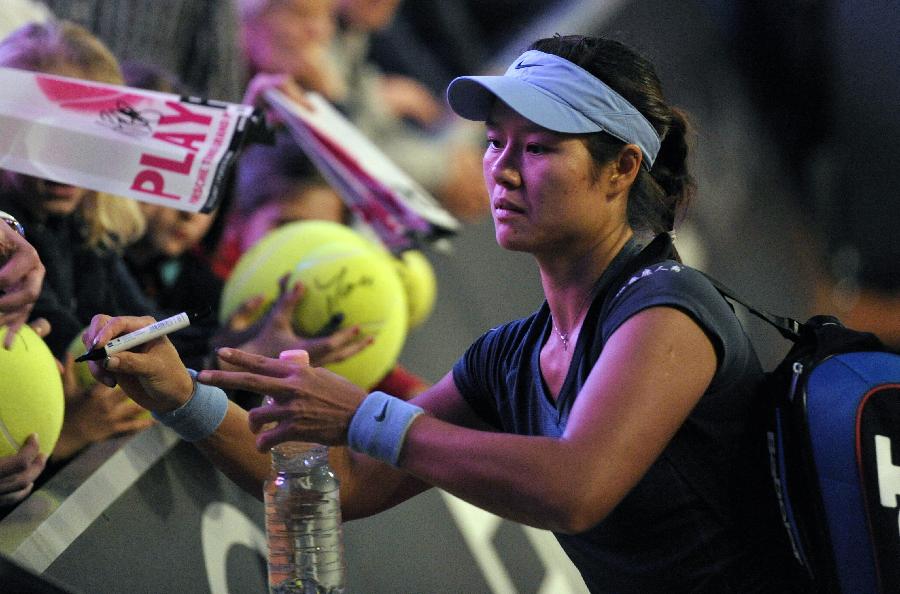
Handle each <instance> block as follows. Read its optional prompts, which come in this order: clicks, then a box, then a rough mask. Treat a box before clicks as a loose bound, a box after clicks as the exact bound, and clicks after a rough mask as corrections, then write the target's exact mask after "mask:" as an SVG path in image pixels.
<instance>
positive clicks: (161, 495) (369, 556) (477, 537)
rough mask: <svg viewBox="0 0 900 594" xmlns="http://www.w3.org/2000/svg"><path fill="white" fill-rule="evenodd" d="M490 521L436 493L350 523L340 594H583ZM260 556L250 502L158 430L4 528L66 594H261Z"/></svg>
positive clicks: (97, 455) (3, 543)
mask: <svg viewBox="0 0 900 594" xmlns="http://www.w3.org/2000/svg"><path fill="white" fill-rule="evenodd" d="M492 518H493V517H492V516H489V515H488V514H484V513H483V512H480V511H477V510H474V508H471V509H470V508H469V507H468V506H466V505H465V504H462V503H461V502H459V501H458V500H454V499H452V498H449V497H447V496H446V495H445V494H443V493H440V492H438V491H432V492H429V493H426V494H425V495H422V496H420V497H417V498H415V499H413V500H411V501H409V502H407V503H404V504H402V505H400V506H398V507H397V508H394V509H393V510H390V511H388V512H386V513H384V514H381V515H379V516H377V517H374V518H369V519H364V520H357V521H354V522H348V523H347V524H345V525H344V539H345V554H346V560H347V567H348V586H349V589H350V591H351V592H355V593H379V592H385V593H388V592H409V593H414V592H415V593H430V592H433V593H446V592H486V593H487V592H496V593H499V592H507V593H508V592H521V593H523V594H524V593H535V594H537V593H544V594H550V593H554V594H555V593H564V592H583V591H584V590H583V584H581V583H580V579H579V578H578V576H577V574H576V573H575V572H574V569H573V568H570V567H567V566H566V564H565V559H561V561H562V562H560V563H558V562H556V559H557V558H555V557H553V556H550V557H548V556H547V553H546V546H545V545H546V544H547V541H545V540H540V539H535V533H536V531H532V532H531V533H528V532H526V531H525V530H524V529H523V528H522V527H521V526H518V525H517V524H513V523H511V522H505V521H501V520H499V519H497V518H493V519H492ZM551 544H552V543H551ZM265 551H266V542H265V536H264V525H263V516H262V504H261V503H260V502H259V500H257V499H256V498H255V497H252V496H251V495H249V494H247V493H245V492H244V491H242V490H240V489H239V488H238V487H237V486H235V485H234V484H233V483H232V482H231V481H230V480H228V479H227V478H226V477H224V476H223V475H222V474H221V473H219V472H218V471H217V470H215V469H214V468H213V467H212V466H211V465H210V464H209V463H208V462H207V461H206V460H205V459H204V458H203V457H202V455H201V454H200V453H199V452H198V451H197V450H196V449H195V448H194V447H193V446H191V445H189V444H187V443H184V442H181V441H180V440H179V439H178V438H177V437H176V436H175V435H174V434H173V433H172V432H170V431H169V430H168V429H166V428H163V427H159V426H157V427H153V428H151V429H148V430H147V431H144V432H143V433H141V434H139V435H137V436H134V437H133V438H130V439H123V440H118V441H115V442H109V443H105V444H101V445H100V446H97V447H94V448H91V449H90V450H89V451H87V452H85V454H84V455H82V456H81V457H79V458H78V459H77V460H75V461H73V463H71V464H70V465H69V466H67V467H66V468H64V469H63V470H62V471H60V473H58V474H57V475H56V476H54V477H53V478H52V479H51V480H50V481H48V483H47V484H46V485H45V486H44V487H43V488H42V489H41V490H39V491H38V492H36V493H34V494H33V495H32V496H31V497H29V498H28V499H27V500H26V501H25V502H24V503H23V504H22V505H20V506H19V507H17V508H16V509H15V510H14V511H13V512H12V513H11V514H10V515H9V516H7V517H6V518H5V519H4V520H3V521H2V522H0V554H2V555H4V556H6V557H8V558H9V559H10V560H12V561H13V562H15V563H17V564H19V565H21V566H22V567H24V568H26V569H28V570H30V571H31V572H33V573H34V574H37V575H42V576H45V577H46V578H49V579H50V580H52V581H53V582H54V583H56V584H59V585H61V586H63V587H64V588H66V589H70V590H71V591H73V592H86V593H93V592H103V593H109V594H115V593H120V592H121V593H123V594H124V593H134V592H147V593H155V592H190V593H192V594H193V593H204V592H210V593H213V594H219V593H230V594H243V593H247V594H250V593H259V592H265V591H266V582H265V579H266V568H265ZM560 554H561V553H560ZM0 591H5V590H4V588H2V587H0Z"/></svg>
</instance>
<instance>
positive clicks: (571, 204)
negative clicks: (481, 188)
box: [483, 101, 611, 254]
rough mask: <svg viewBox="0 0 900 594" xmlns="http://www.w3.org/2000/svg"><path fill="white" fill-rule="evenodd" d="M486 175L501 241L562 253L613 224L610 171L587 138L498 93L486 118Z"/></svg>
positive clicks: (515, 246) (534, 250)
mask: <svg viewBox="0 0 900 594" xmlns="http://www.w3.org/2000/svg"><path fill="white" fill-rule="evenodd" d="M486 127H487V148H486V149H485V152H484V159H483V164H484V179H485V183H486V185H487V189H488V195H489V196H490V206H491V216H492V217H493V219H494V232H495V235H496V238H497V243H499V244H500V246H502V247H504V248H506V249H510V250H516V251H527V252H531V253H535V254H537V253H540V252H546V253H554V252H556V251H558V250H559V249H567V248H575V247H577V246H578V245H582V244H583V242H585V241H587V242H591V241H594V239H595V238H596V237H597V235H598V234H599V233H601V232H602V229H603V226H604V225H608V224H610V221H609V220H608V219H609V218H610V216H611V215H610V214H609V209H607V208H605V205H606V201H605V200H604V196H605V194H606V192H605V189H606V188H605V182H604V181H603V180H604V179H606V178H605V177H604V176H601V175H598V174H597V170H596V165H595V163H594V161H593V159H592V158H591V155H590V153H589V152H588V150H587V146H586V145H585V141H584V140H583V139H582V138H579V137H577V136H573V135H569V134H559V133H556V132H552V131H550V130H547V129H546V128H542V127H540V126H537V125H536V124H534V123H532V122H531V121H529V120H527V119H525V118H523V117H522V116H520V115H519V114H518V113H516V112H514V111H513V110H512V109H510V108H509V107H508V106H507V105H506V104H505V103H503V102H501V101H496V102H495V106H494V108H493V109H492V110H491V115H490V118H489V119H488V121H487V123H486Z"/></svg>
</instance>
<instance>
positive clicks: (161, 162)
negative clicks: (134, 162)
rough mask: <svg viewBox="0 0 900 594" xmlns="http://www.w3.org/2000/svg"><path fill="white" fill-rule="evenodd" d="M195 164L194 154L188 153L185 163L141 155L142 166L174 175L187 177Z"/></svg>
mask: <svg viewBox="0 0 900 594" xmlns="http://www.w3.org/2000/svg"><path fill="white" fill-rule="evenodd" d="M193 164H194V153H187V154H186V155H185V156H184V161H176V160H175V159H164V158H163V157H156V156H153V155H141V165H146V166H147V167H155V168H157V169H165V170H167V171H172V172H173V173H180V174H181V175H187V174H188V173H190V172H191V165H193Z"/></svg>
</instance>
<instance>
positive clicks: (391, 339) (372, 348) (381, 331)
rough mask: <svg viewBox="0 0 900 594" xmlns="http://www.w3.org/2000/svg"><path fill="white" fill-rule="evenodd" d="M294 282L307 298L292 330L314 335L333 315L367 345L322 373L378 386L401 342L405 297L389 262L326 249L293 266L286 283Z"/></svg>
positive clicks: (340, 247)
mask: <svg viewBox="0 0 900 594" xmlns="http://www.w3.org/2000/svg"><path fill="white" fill-rule="evenodd" d="M298 280H299V281H301V282H302V283H303V284H304V286H305V287H306V293H305V294H304V296H303V299H301V300H300V303H299V304H298V305H297V309H296V310H295V312H294V323H295V326H296V328H297V330H298V331H299V332H300V333H301V334H303V335H306V336H313V335H316V334H318V333H320V331H321V330H322V328H324V327H325V326H327V325H328V324H329V321H330V320H331V319H332V318H333V317H334V316H335V315H340V316H341V317H342V318H343V321H342V322H341V324H340V326H339V327H340V328H347V327H350V326H359V327H360V329H361V331H362V334H363V335H365V336H371V337H373V338H374V341H373V342H372V344H370V345H369V346H367V347H366V348H364V349H363V350H362V351H360V352H359V353H356V354H355V355H353V356H352V357H349V358H347V359H344V360H343V361H338V362H335V363H329V364H327V365H326V367H327V368H328V369H330V370H332V371H334V372H335V373H337V374H339V375H342V376H344V377H346V378H347V379H349V380H350V381H352V382H353V383H354V384H356V385H358V386H360V387H362V388H365V389H369V388H371V387H372V386H374V385H375V384H377V383H378V382H379V381H380V380H381V379H382V378H384V376H385V375H387V373H388V371H390V370H391V368H392V367H393V366H394V364H395V363H396V362H397V357H398V356H399V355H400V351H401V350H403V344H404V342H405V341H406V330H407V315H408V314H407V305H406V292H405V290H404V288H403V283H402V282H401V281H400V277H399V276H398V275H397V272H396V270H395V268H394V265H393V264H392V263H391V261H390V260H389V259H388V258H387V257H386V256H385V255H384V254H383V253H381V252H379V251H377V250H373V249H370V248H369V247H367V246H365V245H351V244H346V243H342V242H333V243H328V244H325V245H323V246H321V247H319V248H316V249H314V250H311V251H310V252H308V253H307V254H305V255H304V256H303V258H302V259H301V260H300V261H299V262H298V263H297V265H296V266H295V267H294V273H293V275H292V276H291V282H292V283H293V282H295V281H298Z"/></svg>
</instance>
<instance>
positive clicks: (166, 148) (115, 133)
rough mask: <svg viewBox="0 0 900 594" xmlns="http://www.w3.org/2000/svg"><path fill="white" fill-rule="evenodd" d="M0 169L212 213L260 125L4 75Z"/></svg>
mask: <svg viewBox="0 0 900 594" xmlns="http://www.w3.org/2000/svg"><path fill="white" fill-rule="evenodd" d="M0 88H2V89H3V91H2V92H0V169H8V170H11V171H16V172H18V173H24V174H27V175H33V176H36V177H40V178H44V179H49V180H52V181H55V182H59V183H64V184H70V185H74V186H80V187H83V188H88V189H91V190H96V191H101V192H108V193H110V194H115V195H118V196H125V197H130V198H134V199H137V200H142V201H145V202H152V203H155V204H163V205H165V206H170V207H173V208H177V209H180V210H187V211H192V212H197V211H200V212H208V211H209V210H212V209H213V208H215V206H216V205H217V204H218V202H219V200H220V198H221V196H220V192H221V190H222V185H223V179H224V177H225V174H226V173H227V170H228V168H229V166H230V165H231V164H232V162H233V160H234V158H235V157H236V155H237V152H238V150H239V149H240V146H241V145H242V144H243V142H244V140H245V139H246V136H247V135H248V134H249V133H251V131H252V129H253V128H254V126H256V125H257V123H259V122H261V117H259V116H258V114H257V113H256V112H254V110H253V108H251V107H249V106H247V105H239V104H233V103H220V102H207V101H204V100H200V99H194V98H184V97H181V96H179V95H172V94H168V93H160V92H156V91H146V90H142V89H134V88H129V87H122V86H116V85H108V84H103V83H95V82H88V81H83V80H79V79H73V78H66V77H61V76H51V75H47V74H40V73H35V72H28V71H23V70H15V69H10V68H0Z"/></svg>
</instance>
